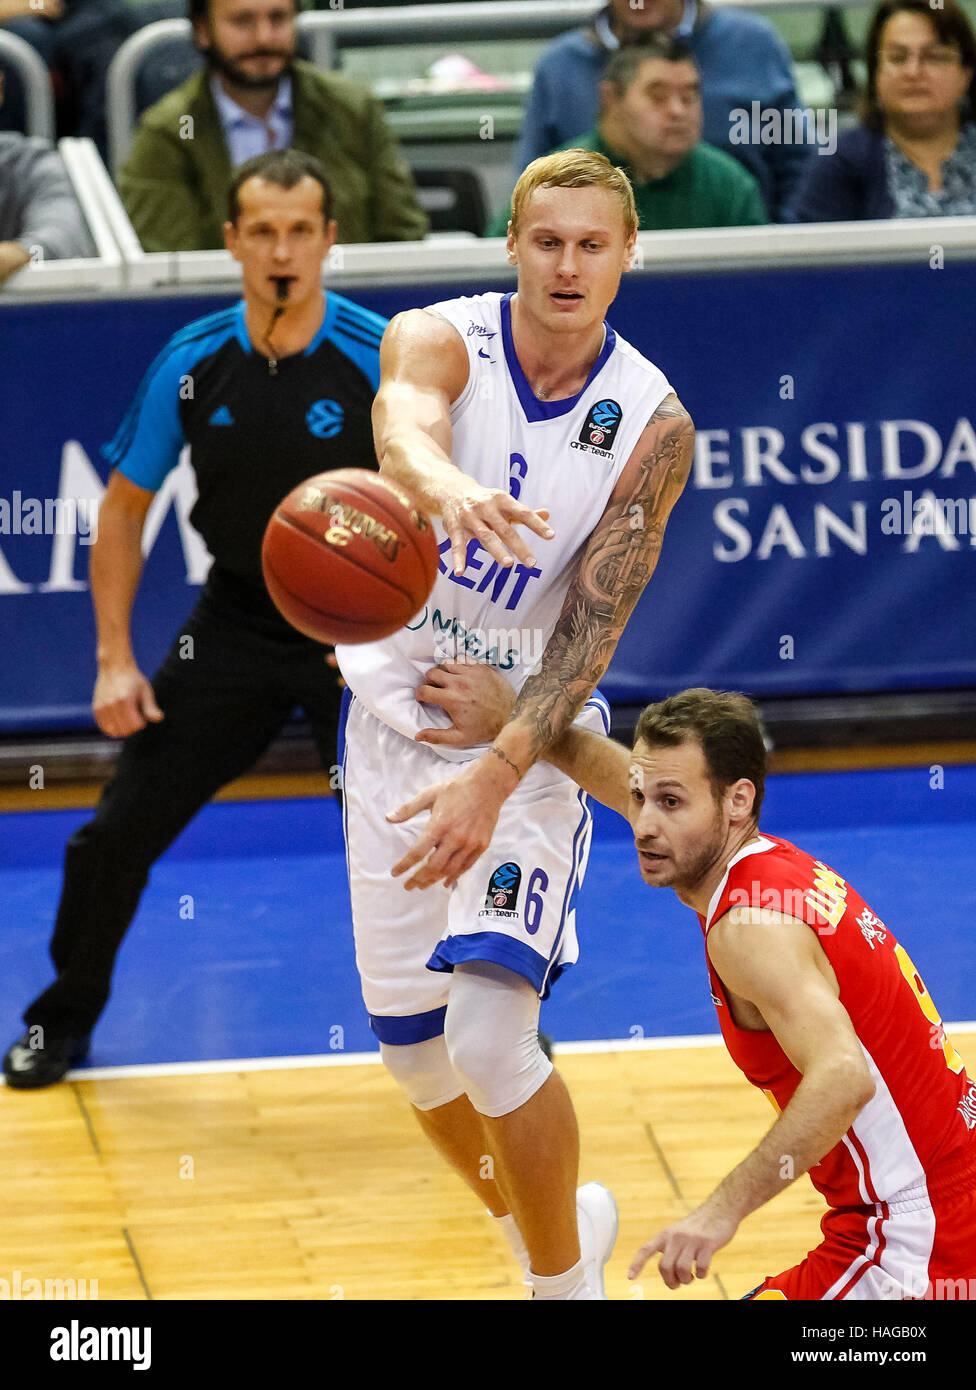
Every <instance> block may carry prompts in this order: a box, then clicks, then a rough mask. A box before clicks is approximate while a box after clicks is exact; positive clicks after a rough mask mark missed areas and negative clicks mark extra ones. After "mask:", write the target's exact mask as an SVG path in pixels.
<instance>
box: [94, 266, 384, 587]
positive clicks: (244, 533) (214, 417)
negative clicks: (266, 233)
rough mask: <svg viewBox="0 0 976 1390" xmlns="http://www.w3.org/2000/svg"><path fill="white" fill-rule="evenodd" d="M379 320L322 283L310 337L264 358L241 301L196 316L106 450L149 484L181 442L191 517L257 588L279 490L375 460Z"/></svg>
mask: <svg viewBox="0 0 976 1390" xmlns="http://www.w3.org/2000/svg"><path fill="white" fill-rule="evenodd" d="M385 327H386V319H384V318H381V317H380V316H379V315H378V314H374V313H373V312H372V311H371V310H369V309H364V308H362V307H361V306H360V305H358V304H355V303H353V302H352V301H351V300H348V299H346V298H345V297H344V296H343V295H340V294H336V293H335V291H334V290H329V291H328V293H327V294H326V297H325V306H324V315H323V318H322V323H321V325H320V326H319V329H318V332H317V333H316V334H315V337H314V338H313V339H312V341H311V342H310V343H309V345H308V347H306V348H304V349H303V350H302V351H300V352H296V353H291V354H290V355H289V356H287V357H282V358H280V359H276V361H275V364H274V367H273V368H272V366H271V363H270V362H269V359H268V358H267V357H265V356H264V355H263V354H262V353H260V352H258V351H257V349H256V348H255V347H254V345H253V343H252V342H251V339H250V335H249V333H248V329H247V320H246V312H245V304H244V302H243V301H241V302H240V303H238V304H235V305H232V306H231V307H230V308H229V309H223V310H221V311H219V312H218V313H216V314H209V315H208V316H207V317H206V318H202V319H195V320H194V321H193V323H190V324H187V326H186V327H185V328H182V329H180V331H179V332H178V333H175V334H174V335H173V336H172V337H171V338H170V339H169V341H168V342H167V343H166V344H165V346H164V347H163V348H162V350H161V351H160V352H159V354H158V355H157V357H156V359H155V361H154V362H153V363H152V365H151V366H150V368H149V370H148V371H147V372H146V374H145V376H144V378H143V381H142V383H141V385H140V387H139V390H138V392H137V393H136V397H135V399H134V401H133V402H132V405H131V406H130V408H129V410H128V412H127V413H126V415H125V418H124V419H123V421H122V423H121V425H120V426H119V429H118V431H117V433H116V435H115V438H114V439H113V440H112V442H111V443H110V444H107V445H106V446H105V448H104V449H103V451H102V454H103V457H104V458H105V460H106V462H107V463H109V464H111V465H112V467H114V468H117V469H118V470H119V472H120V473H122V474H123V475H124V476H125V477H126V478H128V479H129V481H130V482H133V483H135V484H136V486H137V487H141V488H145V489H146V491H147V492H155V491H157V490H158V489H159V488H160V487H161V486H162V484H163V480H164V479H165V477H166V475H167V474H168V473H169V471H170V469H171V468H174V467H175V466H176V465H177V463H178V462H179V458H180V452H181V450H182V449H183V446H184V444H189V445H190V465H191V467H192V468H193V471H194V473H195V475H196V482H197V501H196V503H195V504H194V507H193V510H192V511H191V513H190V520H191V522H192V523H193V525H194V526H195V527H196V529H197V530H198V531H199V532H200V535H201V536H202V537H203V539H204V542H205V544H206V546H207V549H208V550H209V551H210V553H211V555H212V556H213V558H214V563H215V565H216V566H217V567H218V568H219V569H220V570H221V571H222V572H223V573H224V574H226V575H231V576H233V577H234V578H235V579H237V580H238V581H243V582H245V583H247V584H250V585H252V586H255V587H257V588H260V587H261V586H262V585H263V579H262V572H261V542H262V539H263V536H264V530H265V527H266V526H267V524H268V518H269V517H270V515H271V513H272V512H273V511H274V509H275V507H276V506H277V505H278V503H279V502H280V501H281V499H282V498H283V497H284V496H285V495H286V494H287V493H288V492H290V491H291V490H292V488H294V487H297V486H298V484H299V483H301V482H304V480H305V479H306V478H310V477H312V476H313V475H314V474H316V473H325V472H328V471H330V470H331V469H333V468H369V469H374V470H375V469H376V467H377V463H376V454H375V451H374V446H373V430H372V423H371V419H370V411H371V409H372V404H373V397H374V395H375V394H376V388H377V386H378V384H379V378H380V339H381V338H382V336H383V330H384V328H385ZM188 384H189V385H190V386H191V387H192V389H190V390H188V389H187V386H188Z"/></svg>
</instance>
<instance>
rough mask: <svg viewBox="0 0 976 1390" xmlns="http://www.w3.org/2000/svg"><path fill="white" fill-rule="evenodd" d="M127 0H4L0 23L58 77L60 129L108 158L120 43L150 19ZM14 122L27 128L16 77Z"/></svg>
mask: <svg viewBox="0 0 976 1390" xmlns="http://www.w3.org/2000/svg"><path fill="white" fill-rule="evenodd" d="M142 8H143V7H142V6H141V5H140V6H138V7H134V6H131V5H127V4H126V3H125V0H0V21H2V22H4V27H5V28H7V29H9V30H10V32H11V33H12V34H16V35H17V36H18V38H22V39H24V41H25V42H26V43H29V44H30V45H31V47H32V48H33V49H35V51H36V52H37V53H38V54H39V55H40V57H41V59H42V60H43V62H44V65H45V67H47V68H49V69H50V70H51V71H52V72H53V73H54V77H55V83H56V91H57V95H58V129H59V131H60V132H61V133H62V134H66V135H78V136H87V137H88V138H89V139H91V140H94V141H95V144H96V145H97V146H98V149H99V152H100V154H101V156H102V158H103V159H104V158H105V157H106V144H107V137H106V128H105V77H106V73H107V72H108V65H109V63H110V62H111V61H112V58H113V57H114V56H115V53H116V50H117V49H118V47H119V45H120V44H121V43H123V42H124V41H125V39H127V38H128V37H129V35H130V34H132V33H134V32H135V30H136V29H138V28H139V27H140V25H141V24H144V23H145V22H146V21H145V19H144V18H143V17H142V14H141V13H140V11H141V10H142ZM10 86H11V92H10V95H11V97H12V102H11V105H12V107H13V108H14V110H13V111H12V112H11V117H12V127H11V124H8V123H7V122H4V123H3V124H4V128H6V129H10V128H14V129H26V125H25V120H26V102H25V94H24V90H23V85H22V83H21V82H20V80H19V76H18V78H17V80H15V81H12V82H11V84H10Z"/></svg>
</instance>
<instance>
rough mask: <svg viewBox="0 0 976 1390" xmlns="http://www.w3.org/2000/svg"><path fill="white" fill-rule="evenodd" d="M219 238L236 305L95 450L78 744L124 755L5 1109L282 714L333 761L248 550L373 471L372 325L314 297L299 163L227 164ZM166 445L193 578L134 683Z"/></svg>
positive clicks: (35, 1083) (42, 1076) (71, 872)
mask: <svg viewBox="0 0 976 1390" xmlns="http://www.w3.org/2000/svg"><path fill="white" fill-rule="evenodd" d="M229 219H230V220H229V221H228V222H227V223H226V225H225V229H224V231H225V237H226V242H227V247H228V249H229V251H230V252H231V254H232V255H233V256H234V258H235V259H236V260H238V261H240V263H241V266H242V269H243V281H244V298H243V301H241V302H239V303H238V304H236V305H235V306H234V307H233V308H231V309H226V310H223V311H222V312H220V313H217V314H212V315H210V316H209V317H207V318H203V319H198V320H197V321H196V322H194V323H191V324H188V325H187V327H186V328H184V329H182V330H181V331H180V332H178V333H176V334H175V335H174V336H173V337H172V338H171V339H170V340H169V342H168V343H167V344H166V346H165V347H164V348H163V350H162V352H161V353H160V354H159V356H158V357H157V358H156V360H155V361H154V362H153V364H152V366H151V367H150V368H149V371H148V373H147V374H146V377H145V379H144V380H143V382H142V385H141V386H140V388H139V391H138V394H137V395H136V398H135V400H134V402H133V404H132V406H131V407H130V409H129V412H128V414H127V415H126V416H125V418H124V420H123V421H122V424H121V426H120V428H119V431H118V433H117V434H116V436H115V438H114V440H113V441H112V442H111V444H109V445H107V446H106V448H105V449H104V450H103V453H104V456H105V458H106V460H107V462H108V463H110V464H111V465H112V473H111V476H110V477H109V481H108V486H107V488H106V492H105V497H104V499H103V502H102V506H101V509H100V513H99V531H98V540H97V542H96V544H95V546H94V547H93V549H92V552H91V590H92V599H93V602H94V606H95V623H96V630H97V647H96V657H97V662H98V678H97V680H96V683H95V692H94V697H93V701H92V704H93V710H94V714H95V719H96V721H97V723H98V726H99V728H100V729H101V730H102V731H103V732H104V733H106V734H109V735H112V736H113V737H116V738H124V739H125V740H126V741H125V743H124V745H123V748H122V753H121V756H120V758H119V762H118V767H117V770H116V773H115V776H114V778H113V779H112V781H111V782H110V783H109V784H108V785H107V786H106V788H105V790H104V791H103V793H102V796H101V800H100V801H99V803H98V807H97V810H96V812H95V816H94V818H93V819H92V820H91V821H89V822H88V823H87V824H86V825H84V826H82V827H81V829H80V830H78V831H77V832H76V833H75V834H74V835H72V837H71V839H70V840H69V841H68V844H67V848H66V853H65V864H64V883H63V886H62V892H61V901H60V905H59V908H58V915H57V921H56V923H55V927H54V934H53V936H52V938H51V944H50V951H51V958H52V960H53V962H54V966H55V970H56V972H57V978H56V979H55V981H54V983H53V984H52V985H51V986H50V987H49V988H48V989H46V990H45V991H44V993H43V994H42V995H40V997H39V998H37V999H35V1000H34V1002H33V1003H32V1004H31V1005H29V1007H28V1008H27V1010H26V1012H25V1013H24V1022H25V1023H26V1025H27V1031H26V1033H25V1034H24V1036H23V1037H21V1038H20V1039H19V1040H18V1041H17V1042H15V1043H14V1044H13V1045H12V1046H11V1048H10V1049H9V1051H8V1052H7V1054H6V1056H5V1057H4V1061H3V1070H4V1075H5V1076H6V1078H7V1084H8V1086H12V1087H14V1088H17V1089H33V1088H36V1087H40V1086H48V1085H50V1084H51V1083H52V1082H55V1081H59V1080H60V1079H61V1077H63V1076H64V1074H65V1072H66V1071H67V1070H68V1069H69V1068H70V1067H72V1066H74V1065H76V1064H77V1063H78V1062H80V1061H82V1060H84V1058H85V1056H86V1054H87V1051H88V1042H89V1035H90V1034H91V1031H92V1029H93V1028H94V1026H95V1023H96V1022H97V1020H98V1017H99V1015H100V1014H101V1012H102V1010H103V1009H104V1007H105V1004H106V1002H107V1000H108V997H109V989H110V984H111V977H112V969H113V966H114V964H115V957H116V955H117V953H118V949H119V946H120V945H121V942H122V939H123V937H124V936H125V933H126V931H127V929H128V927H129V924H130V922H131V921H132V918H133V917H134V915H135V912H136V908H137V907H138V904H139V899H140V896H141V894H142V891H143V889H144V888H145V886H146V882H147V880H148V876H149V870H150V868H151V866H152V865H153V863H154V862H155V861H156V860H157V859H158V858H159V857H160V855H161V854H162V853H163V852H164V851H165V850H166V849H167V847H168V846H169V845H170V844H171V843H172V842H173V840H175V839H176V837H177V835H179V833H180V832H181V831H182V830H183V829H184V827H185V826H186V825H187V824H188V822H189V821H190V820H192V818H193V817H194V816H195V815H196V813H197V811H199V810H200V808H201V807H202V806H204V805H205V804H206V803H207V802H208V801H209V800H210V799H211V797H212V796H213V795H214V794H215V793H216V792H217V791H218V790H219V789H220V788H221V787H223V786H225V785H226V784H227V783H228V782H230V781H232V780H233V779H234V778H235V777H238V776H240V775H241V774H242V773H243V772H245V771H246V770H247V769H248V768H249V767H251V765H252V764H253V763H254V762H255V761H256V759H257V758H258V757H259V756H260V755H261V753H262V752H263V751H264V750H265V749H266V748H267V747H268V745H269V744H270V743H271V741H272V739H273V738H274V737H275V735H276V734H277V733H278V732H279V730H280V729H281V727H282V725H283V724H284V723H285V721H286V720H287V719H288V718H289V716H290V715H291V713H292V711H293V710H294V709H295V708H296V707H298V706H300V707H301V708H302V709H303V710H304V711H305V714H306V716H307V718H308V720H309V722H310V725H311V729H312V733H313V736H314V738H315V742H316V745H317V748H318V751H319V755H320V756H321V759H322V761H323V763H324V764H325V766H326V767H328V768H331V767H332V766H333V765H334V764H335V761H336V735H337V728H338V712H339V689H338V684H337V676H336V672H335V670H334V668H333V667H332V666H330V665H328V664H327V662H326V652H325V649H324V648H322V647H321V646H319V645H318V644H317V643H315V642H312V641H311V640H309V639H308V638H306V637H303V636H301V635H300V634H299V633H297V632H296V631H295V630H294V629H292V628H291V627H290V626H289V625H288V624H287V623H286V622H285V620H284V619H283V618H282V617H281V616H280V615H279V613H278V611H277V609H276V608H275V607H274V605H273V604H272V602H271V600H270V598H269V597H268V593H267V590H266V589H265V587H264V583H263V579H262V574H261V540H262V537H263V534H264V528H265V526H266V525H267V522H268V518H269V517H270V515H271V513H272V512H273V510H274V508H275V506H276V505H277V504H278V502H280V501H281V499H282V498H283V497H284V496H285V494H286V493H288V492H289V491H290V490H291V489H292V488H293V487H296V486H297V485H298V484H299V483H301V482H302V481H304V479H305V478H308V477H310V476H311V475H312V474H315V473H321V472H324V471H326V470H327V469H331V468H338V467H343V468H373V469H375V468H376V467H377V464H376V456H375V453H374V449H373V435H372V429H371V425H370V409H371V406H372V402H373V395H374V392H375V390H376V387H377V384H378V382H379V344H380V338H381V336H382V333H383V329H384V327H385V326H386V320H385V319H382V318H380V317H379V316H378V315H376V314H373V313H370V312H369V311H368V310H366V309H362V308H360V307H359V306H358V305H355V304H352V303H350V301H349V300H347V299H344V298H343V297H342V296H341V295H337V294H335V293H333V292H331V291H330V292H329V293H328V294H325V293H324V292H323V289H322V262H323V259H324V258H325V256H326V255H327V254H328V252H329V249H330V247H331V246H332V245H333V243H334V242H335V239H336V223H335V222H334V221H333V220H332V218H331V192H330V189H329V185H328V182H327V180H326V176H325V172H324V170H323V168H322V165H321V164H320V163H319V162H318V161H317V160H316V159H314V158H313V157H312V156H310V155H307V154H302V153H299V152H298V151H294V150H283V151H275V152H272V153H270V154H264V155H259V156H258V157H257V158H256V159H251V160H248V161H247V163H245V164H242V165H241V166H240V168H239V169H238V170H237V172H236V174H235V177H234V180H233V183H232V185H231V188H230V206H229ZM186 443H189V445H190V446H191V455H190V459H191V463H192V466H193V469H194V472H195V474H196V480H197V488H198V500H197V503H196V505H195V506H194V509H193V511H192V513H191V520H192V521H193V524H194V525H195V526H196V528H197V530H198V531H199V532H200V534H201V535H202V537H203V539H204V541H205V542H206V544H207V547H208V549H209V550H210V553H211V555H212V556H213V567H212V568H211V570H210V574H209V577H208V579H207V582H206V584H205V585H204V587H203V589H202V591H201V594H200V598H199V601H198V603H197V605H196V607H195V608H194V610H193V612H192V614H191V615H190V617H189V619H188V621H187V622H186V623H185V624H184V626H183V627H182V629H181V630H180V633H179V634H178V635H177V637H176V640H175V641H174V643H173V646H172V648H171V650H170V652H169V654H168V655H167V657H166V658H165V660H164V661H163V664H162V666H161V667H160V669H159V671H158V672H157V673H156V676H155V679H154V680H153V681H152V683H151V684H150V682H149V681H148V680H147V679H146V678H145V676H144V675H143V674H142V672H141V671H140V670H139V667H138V666H137V664H136V660H135V656H134V655H133V651H132V645H131V638H130V617H131V612H132V604H133V600H134V598H135V594H136V589H137V587H138V584H139V578H140V574H141V571H142V554H141V539H142V530H143V524H144V522H145V518H146V513H147V512H148V510H149V506H150V503H151V502H152V499H153V494H154V493H155V492H156V491H157V490H158V488H159V487H160V486H161V484H162V482H163V480H164V478H165V477H166V475H167V474H168V473H169V471H170V470H171V469H172V468H174V467H175V466H176V465H177V463H178V461H179V456H180V452H181V450H182V448H183V446H184V444H186Z"/></svg>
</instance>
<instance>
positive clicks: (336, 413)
mask: <svg viewBox="0 0 976 1390" xmlns="http://www.w3.org/2000/svg"><path fill="white" fill-rule="evenodd" d="M344 421H345V411H344V410H343V409H342V406H341V405H340V404H339V402H338V401H315V402H314V403H313V404H312V405H310V406H309V408H308V410H307V411H306V412H305V423H306V425H308V427H309V429H310V430H311V432H312V434H314V435H315V438H316V439H332V438H333V437H334V436H335V435H337V434H338V433H339V431H340V430H341V429H342V426H343V423H344Z"/></svg>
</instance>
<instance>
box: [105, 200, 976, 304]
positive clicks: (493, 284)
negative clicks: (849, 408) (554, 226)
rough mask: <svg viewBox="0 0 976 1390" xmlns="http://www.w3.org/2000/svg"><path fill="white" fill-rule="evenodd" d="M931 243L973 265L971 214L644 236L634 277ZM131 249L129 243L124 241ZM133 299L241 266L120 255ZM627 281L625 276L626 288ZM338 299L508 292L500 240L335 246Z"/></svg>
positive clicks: (869, 258)
mask: <svg viewBox="0 0 976 1390" xmlns="http://www.w3.org/2000/svg"><path fill="white" fill-rule="evenodd" d="M934 245H938V246H939V247H940V248H941V250H942V253H943V255H944V258H945V261H946V263H950V262H952V261H957V260H958V261H971V260H976V217H926V218H912V219H906V220H902V221H896V220H891V221H884V222H829V223H804V224H802V225H791V226H784V225H771V226H766V227H716V228H707V229H704V230H693V229H689V230H686V231H676V232H642V233H641V234H640V235H639V236H638V238H637V255H636V263H635V267H634V270H633V271H631V272H629V274H632V275H654V274H659V275H675V274H702V273H706V274H707V273H714V272H723V271H726V272H731V271H740V270H743V271H745V270H780V269H787V268H790V267H805V268H814V267H819V266H841V265H885V264H892V263H897V262H900V263H903V264H916V265H928V264H929V262H930V258H931V254H932V248H933V246H934ZM127 246H129V247H130V246H131V243H127ZM124 273H125V277H126V283H127V286H128V290H129V292H130V293H136V294H139V293H148V294H159V293H166V292H168V293H170V294H205V293H211V294H212V293H214V292H220V291H222V290H226V292H227V293H228V294H231V293H237V292H238V290H239V287H240V274H241V272H240V265H239V264H238V262H237V261H235V260H234V259H233V258H232V257H231V256H230V254H229V253H228V252H227V251H174V252H164V251H153V252H145V251H142V250H141V249H140V250H138V251H136V252H134V253H133V252H132V251H131V249H127V251H126V256H125V267H124ZM626 278H627V277H626V276H625V277H624V279H625V281H626ZM324 283H325V284H326V286H327V287H328V286H331V287H332V288H334V289H336V290H339V291H341V292H343V293H344V292H346V291H347V290H348V291H355V290H356V289H357V288H369V289H372V288H381V287H384V286H396V285H399V286H402V285H405V284H410V285H421V284H423V285H427V284H430V285H434V284H455V285H456V284H458V283H462V284H464V283H466V284H469V285H479V286H483V287H484V288H485V289H491V288H499V287H501V286H506V287H513V286H514V283H515V275H514V272H513V270H512V267H511V266H510V265H509V263H508V260H507V258H506V256H505V243H504V241H503V240H502V239H501V238H500V237H491V238H487V237H479V238H472V237H470V236H465V235H464V234H457V235H450V234H447V233H445V234H442V235H441V236H438V237H436V238H434V239H428V240H426V241H414V242H405V241H397V242H373V243H370V244H368V245H351V246H336V247H333V250H332V252H331V253H330V256H329V258H328V261H327V263H326V266H325V268H324Z"/></svg>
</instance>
